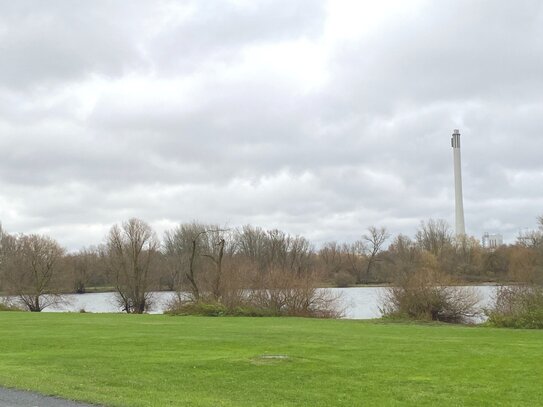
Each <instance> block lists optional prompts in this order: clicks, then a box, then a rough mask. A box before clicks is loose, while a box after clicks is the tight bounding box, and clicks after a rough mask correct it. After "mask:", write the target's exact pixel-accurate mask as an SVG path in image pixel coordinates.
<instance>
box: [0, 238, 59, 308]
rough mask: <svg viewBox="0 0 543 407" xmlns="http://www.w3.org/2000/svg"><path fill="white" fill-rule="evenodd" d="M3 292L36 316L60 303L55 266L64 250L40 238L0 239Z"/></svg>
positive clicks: (53, 241) (48, 239)
mask: <svg viewBox="0 0 543 407" xmlns="http://www.w3.org/2000/svg"><path fill="white" fill-rule="evenodd" d="M2 247H3V249H2V251H3V253H4V254H3V257H4V260H3V263H4V267H5V276H6V282H5V283H6V285H7V287H6V289H7V292H8V294H9V295H10V296H13V297H15V298H16V299H17V301H18V302H19V303H20V304H21V305H22V306H24V307H25V308H26V309H28V310H29V311H32V312H40V311H42V310H43V309H44V308H47V307H49V306H51V305H55V304H58V303H61V302H62V301H63V298H62V296H61V295H60V292H61V282H60V281H58V279H57V277H58V269H59V268H58V264H59V261H60V260H61V258H62V256H63V254H64V249H63V248H62V247H61V246H60V245H59V244H58V243H57V242H56V241H55V240H53V239H51V238H50V237H47V236H41V235H19V236H10V237H4V239H3V242H2Z"/></svg>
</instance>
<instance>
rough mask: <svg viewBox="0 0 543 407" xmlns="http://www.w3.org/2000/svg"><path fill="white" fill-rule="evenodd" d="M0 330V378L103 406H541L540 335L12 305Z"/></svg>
mask: <svg viewBox="0 0 543 407" xmlns="http://www.w3.org/2000/svg"><path fill="white" fill-rule="evenodd" d="M0 327H1V331H2V332H3V333H4V335H3V336H2V340H1V341H0V352H1V355H2V357H1V358H0V385H4V386H10V387H17V388H20V389H32V390H37V391H40V392H42V393H46V394H54V395H59V396H62V397H68V398H73V399H79V400H86V401H91V402H96V403H104V404H106V405H111V406H169V405H172V406H362V405H364V406H368V405H378V406H382V405H391V406H395V405H397V406H400V405H402V406H403V405H416V406H424V405H427V406H435V405H440V406H446V405H450V406H453V405H492V406H497V405H504V406H506V405H507V406H508V405H517V406H518V405H526V406H533V405H537V404H542V403H543V388H542V387H541V377H543V364H541V360H543V332H541V331H524V330H508V329H491V328H469V327H460V326H445V325H416V324H413V325H407V324H393V323H388V324H385V323H374V322H358V321H336V320H311V319H298V318H205V317H171V316H164V315H121V314H31V313H20V312H17V313H9V312H0ZM269 355H286V356H287V358H269V357H267V356H269Z"/></svg>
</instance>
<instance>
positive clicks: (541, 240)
mask: <svg viewBox="0 0 543 407" xmlns="http://www.w3.org/2000/svg"><path fill="white" fill-rule="evenodd" d="M538 226H539V229H538V230H536V231H534V232H533V233H531V234H530V235H527V236H523V237H522V238H519V239H518V241H517V242H516V243H515V244H512V245H503V246H501V247H497V248H493V249H484V248H483V247H481V244H480V243H479V241H478V240H477V239H475V238H473V237H468V236H461V237H455V236H454V234H453V233H452V231H451V229H450V227H449V226H448V225H447V223H446V222H444V221H441V220H429V221H427V222H422V223H421V225H420V227H419V229H418V230H417V232H416V234H415V235H414V236H413V237H408V236H405V235H397V236H395V237H392V236H391V235H390V234H389V233H388V231H387V230H386V229H385V228H379V227H373V226H372V227H370V228H368V230H367V231H366V232H365V233H362V234H361V238H360V240H358V241H356V242H354V243H338V242H328V243H326V244H324V245H322V247H320V248H318V249H317V248H315V247H314V246H313V245H312V244H311V243H310V242H309V241H308V240H307V239H306V238H304V237H302V236H293V235H290V234H288V233H285V232H282V231H279V230H264V229H262V228H259V227H254V226H251V225H247V226H244V227H241V228H227V227H223V226H221V225H213V224H204V223H198V222H193V223H186V224H181V225H179V226H178V227H176V228H174V229H172V230H169V231H167V232H166V233H165V234H164V236H162V239H159V238H158V236H157V235H156V233H155V232H154V231H153V230H152V228H151V227H150V226H149V225H148V224H147V223H146V222H144V221H142V220H139V219H130V220H128V221H126V222H124V223H122V224H121V225H115V226H113V227H112V228H111V230H110V232H109V234H108V235H107V236H106V237H105V239H104V241H103V242H102V243H101V244H99V245H97V246H95V247H88V248H84V249H81V250H80V251H78V252H76V253H67V252H66V250H65V249H64V248H63V247H62V246H61V245H60V244H59V243H58V242H56V241H55V240H54V239H52V238H50V237H47V236H43V235H34V234H31V235H23V234H19V235H17V234H10V233H7V232H5V231H3V230H2V229H1V227H0V239H1V240H0V291H2V293H4V295H8V296H10V297H12V298H16V299H17V301H18V302H19V303H20V304H22V305H23V306H24V307H25V308H27V309H29V310H31V311H41V310H42V309H44V308H45V307H47V306H50V305H53V304H55V303H58V302H59V301H62V300H63V297H62V295H61V294H63V293H72V292H75V293H85V292H89V291H92V290H111V291H115V292H116V293H117V298H118V301H119V306H120V308H121V309H123V310H124V311H126V312H134V313H141V312H144V311H146V310H147V309H149V307H151V306H152V295H151V293H152V292H153V291H156V290H170V291H176V292H178V293H180V297H179V298H180V301H181V300H182V302H186V301H190V302H192V303H194V302H207V303H214V304H221V305H224V306H227V308H228V309H230V310H231V309H233V308H235V307H238V306H242V305H243V306H246V305H247V304H250V306H251V307H256V308H259V309H264V308H266V309H271V310H272V311H273V312H274V313H281V312H284V310H285V309H288V310H289V311H288V313H292V314H304V313H309V314H310V313H312V312H316V313H317V314H318V313H319V312H321V311H322V310H323V309H325V308H326V307H323V306H322V304H326V303H327V301H331V300H332V299H330V298H324V297H320V294H319V293H320V291H319V290H317V288H318V287H323V286H339V287H346V286H352V285H356V284H384V283H395V282H397V281H398V279H399V278H400V277H401V276H405V275H411V274H413V273H415V272H417V271H419V270H422V269H423V270H430V271H433V272H436V273H440V274H443V275H447V276H450V277H451V278H452V279H454V281H461V282H466V283H477V282H490V281H494V282H510V281H527V280H533V279H539V278H540V276H541V275H543V217H540V218H539V219H538ZM248 292H251V293H253V294H252V298H251V299H250V301H249V300H248V299H247V293H248ZM257 294H258V296H260V297H261V298H256V297H257ZM187 296H188V297H187ZM181 297H182V298H181ZM318 304H320V305H321V306H320V308H319V306H318ZM177 305H179V304H177ZM317 308H319V309H320V311H315V310H316V309H317ZM322 312H324V313H326V312H327V311H322Z"/></svg>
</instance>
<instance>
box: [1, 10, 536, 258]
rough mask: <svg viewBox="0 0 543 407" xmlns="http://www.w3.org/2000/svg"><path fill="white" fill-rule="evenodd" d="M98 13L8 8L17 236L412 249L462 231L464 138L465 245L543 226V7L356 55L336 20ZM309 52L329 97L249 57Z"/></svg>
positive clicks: (271, 14) (370, 45) (409, 32)
mask: <svg viewBox="0 0 543 407" xmlns="http://www.w3.org/2000/svg"><path fill="white" fill-rule="evenodd" d="M6 4H7V3H6ZM89 4H90V3H88V2H69V1H66V2H60V1H56V2H54V7H50V6H48V7H45V6H44V5H43V3H41V2H37V1H28V2H21V3H15V2H13V3H9V4H8V5H7V6H6V5H2V6H1V7H0V8H1V9H2V12H1V13H0V15H1V17H0V47H1V48H2V55H3V56H4V55H6V56H7V62H6V60H4V58H2V60H1V61H0V150H1V151H2V160H1V161H0V219H1V220H2V221H3V223H4V226H5V227H6V228H7V229H8V230H13V231H22V232H26V231H43V232H47V233H51V234H53V235H54V236H55V237H57V238H58V239H60V240H61V242H62V243H64V244H66V245H68V246H70V247H71V248H76V247H78V246H80V245H84V244H91V243H98V242H99V240H100V239H101V237H102V236H103V235H104V233H105V231H106V230H107V228H108V226H109V225H111V224H112V223H115V222H118V221H120V220H122V219H125V218H127V217H130V216H138V217H142V218H144V219H147V220H149V221H150V222H152V223H153V224H154V225H155V226H156V227H157V228H158V229H159V231H160V230H162V229H163V228H165V227H168V226H169V225H172V224H174V223H175V222H180V221H190V220H192V219H198V218H199V219H202V220H205V221H210V222H217V223H221V224H222V223H228V224H229V225H232V226H236V225H241V224H245V223H254V224H258V225H262V226H264V227H280V228H282V229H285V230H287V231H289V232H291V233H300V234H304V235H306V236H308V237H309V238H311V239H314V241H315V242H316V243H320V242H323V241H326V240H329V239H337V240H353V239H355V238H357V237H358V236H359V235H360V234H361V233H363V230H364V229H365V228H366V227H367V226H368V225H370V224H379V225H381V224H382V225H385V226H388V227H389V228H390V229H391V230H392V231H393V232H394V233H399V232H402V233H408V234H409V233H412V232H413V231H414V230H415V229H416V227H417V226H418V224H419V221H420V220H422V219H427V218H430V217H434V218H444V219H447V220H449V222H450V223H452V220H453V219H452V215H453V189H452V187H453V182H452V181H453V180H452V153H451V149H450V144H449V135H450V133H451V131H452V129H453V128H456V127H459V128H460V129H461V132H462V140H463V165H464V168H463V170H464V194H465V208H466V222H467V229H468V231H469V232H470V233H473V234H475V235H480V234H481V233H482V232H484V231H486V230H489V229H491V230H489V231H497V232H503V233H504V234H506V237H507V238H508V239H512V238H513V237H514V235H515V233H516V232H517V230H518V228H520V227H526V226H530V225H534V224H535V217H536V216H537V215H539V214H540V213H541V212H543V209H542V202H543V194H542V193H541V191H540V189H541V188H538V186H539V185H541V182H542V181H543V167H542V164H541V159H540V152H541V151H543V139H541V137H540V135H541V132H542V131H543V125H542V124H541V120H540V118H541V113H543V104H542V103H541V101H540V95H541V91H542V90H543V89H542V88H543V86H542V84H543V83H542V80H541V75H540V74H539V72H541V71H543V66H542V64H543V62H542V58H541V55H543V44H542V42H541V38H543V36H542V35H541V34H543V33H542V32H541V31H542V29H541V27H543V24H542V21H541V19H542V9H543V8H542V7H541V6H540V5H539V2H531V1H527V2H522V3H521V4H514V5H513V4H512V3H510V2H506V1H503V2H502V1H492V2H487V1H481V2H475V3H474V2H468V1H460V2H457V1H455V2H453V1H445V2H439V3H433V2H426V3H423V6H422V7H421V8H420V9H418V10H417V11H416V12H415V13H413V14H410V15H408V16H402V17H401V18H398V17H397V16H395V15H394V14H393V13H392V14H391V15H390V16H389V17H388V18H387V19H386V20H385V21H384V22H383V24H381V25H379V26H378V27H377V28H375V29H374V30H372V31H370V32H369V33H365V34H362V35H360V36H359V37H357V38H351V39H349V40H345V39H340V40H337V39H334V38H333V36H332V37H330V36H329V35H330V33H329V32H327V31H326V30H327V25H326V19H327V14H326V7H325V5H324V4H323V3H321V2H319V3H317V4H315V3H314V2H310V1H305V0H304V1H295V2H286V1H285V2H283V1H281V2H269V1H263V2H257V3H253V2H250V3H243V2H241V3H240V2H221V3H217V2H161V3H159V4H158V5H157V4H156V3H150V2H138V3H130V6H129V4H128V3H127V2H108V1H103V2H97V3H94V4H93V5H89ZM330 4H332V3H330ZM330 4H329V5H330ZM177 6H179V7H177ZM176 13H177V14H176ZM300 39H303V40H304V41H307V43H308V44H310V45H311V46H312V47H316V49H318V50H319V51H318V52H319V55H321V56H322V61H323V62H322V64H323V65H322V66H315V67H312V66H310V67H309V68H305V69H313V68H314V69H315V70H322V71H323V72H324V73H325V77H326V79H325V80H323V82H322V83H318V84H316V85H314V86H309V87H305V86H302V84H301V83H299V82H301V81H302V80H303V79H304V77H303V75H302V76H300V75H299V74H297V75H298V76H297V75H294V74H293V75H292V76H289V75H287V74H285V72H282V71H281V72H280V71H276V70H275V68H274V67H273V66H272V67H269V66H267V65H266V64H262V63H261V61H259V60H258V57H254V55H251V54H250V53H248V50H255V49H259V47H268V46H277V47H281V46H283V45H284V44H288V43H298V42H299V41H300ZM272 48H273V47H272ZM270 49H271V48H270ZM4 52H5V53H4ZM52 56H55V57H54V58H53V59H51V57H52ZM296 62H298V63H299V62H303V61H299V60H297V61H296ZM284 66H285V67H286V68H285V69H286V70H287V71H288V69H292V70H295V68H297V67H296V66H294V62H291V61H284ZM287 73H288V72H287ZM309 73H310V72H308V74H309Z"/></svg>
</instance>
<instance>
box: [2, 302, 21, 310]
mask: <svg viewBox="0 0 543 407" xmlns="http://www.w3.org/2000/svg"><path fill="white" fill-rule="evenodd" d="M0 311H22V309H21V308H19V307H17V306H16V305H14V304H12V303H10V302H8V301H5V300H4V301H0Z"/></svg>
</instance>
